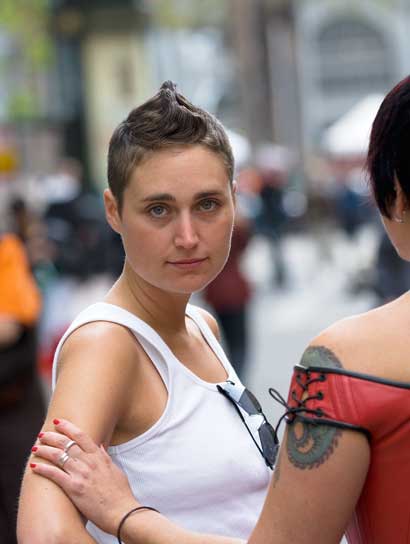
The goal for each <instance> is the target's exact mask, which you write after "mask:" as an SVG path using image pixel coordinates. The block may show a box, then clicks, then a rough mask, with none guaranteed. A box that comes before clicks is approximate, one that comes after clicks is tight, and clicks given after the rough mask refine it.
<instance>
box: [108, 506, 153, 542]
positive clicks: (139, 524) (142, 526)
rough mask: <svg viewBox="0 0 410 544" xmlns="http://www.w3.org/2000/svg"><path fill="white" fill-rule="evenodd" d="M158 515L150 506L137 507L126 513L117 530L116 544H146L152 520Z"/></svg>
mask: <svg viewBox="0 0 410 544" xmlns="http://www.w3.org/2000/svg"><path fill="white" fill-rule="evenodd" d="M158 514H159V512H158V510H156V509H155V508H152V507H150V506H138V507H135V508H132V509H131V510H129V511H127V513H126V514H125V515H124V516H123V517H122V519H121V521H120V523H119V525H118V528H117V532H116V537H117V540H118V543H119V544H123V543H125V544H126V543H128V542H129V543H132V544H139V543H141V544H142V543H144V544H147V542H148V540H149V539H148V534H149V530H150V528H151V527H152V519H153V517H154V516H157V515H158Z"/></svg>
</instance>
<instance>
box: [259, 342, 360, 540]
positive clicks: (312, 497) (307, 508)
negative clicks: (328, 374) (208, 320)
mask: <svg viewBox="0 0 410 544" xmlns="http://www.w3.org/2000/svg"><path fill="white" fill-rule="evenodd" d="M301 365H302V366H306V367H310V366H314V367H326V368H329V367H333V368H343V365H342V362H341V360H340V359H339V358H338V357H337V356H336V355H335V353H334V352H333V351H332V350H330V349H329V348H328V347H324V346H317V345H313V346H310V347H309V348H308V349H307V350H306V351H305V353H304V355H303V357H302V361H301ZM369 457H370V452H369V445H368V442H367V439H366V437H365V436H364V435H363V434H361V433H359V432H356V431H350V430H345V429H343V430H342V429H339V428H337V427H332V426H329V425H323V424H322V425H320V424H319V425H315V424H312V423H307V422H304V421H303V419H301V418H300V417H299V418H298V417H296V418H295V420H294V421H293V423H292V424H291V425H289V426H288V429H287V431H286V433H285V437H284V441H283V444H282V447H281V450H280V453H279V458H278V462H277V465H276V467H275V471H274V477H273V480H272V484H271V487H270V490H269V493H268V497H267V500H266V502H265V506H264V509H263V512H262V515H261V518H260V520H259V522H258V524H257V526H256V528H255V530H254V532H253V533H252V536H251V539H250V540H249V544H259V543H261V542H263V543H264V544H282V543H283V544H284V543H285V542H286V543H288V542H292V544H302V543H303V544H310V543H312V544H338V543H339V542H340V540H341V538H342V535H343V533H344V530H345V528H346V525H347V524H348V522H349V519H350V517H351V515H352V513H353V510H354V508H355V505H356V502H357V500H358V498H359V496H360V493H361V490H362V487H363V484H364V481H365V478H366V474H367V470H368V466H369Z"/></svg>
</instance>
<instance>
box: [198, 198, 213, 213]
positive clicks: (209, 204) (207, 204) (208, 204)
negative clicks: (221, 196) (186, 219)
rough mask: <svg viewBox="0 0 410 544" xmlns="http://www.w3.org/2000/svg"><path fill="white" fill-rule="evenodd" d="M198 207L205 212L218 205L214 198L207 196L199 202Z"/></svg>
mask: <svg viewBox="0 0 410 544" xmlns="http://www.w3.org/2000/svg"><path fill="white" fill-rule="evenodd" d="M199 206H200V208H201V209H202V210H204V211H205V212H211V211H213V210H215V208H216V207H217V206H218V202H216V201H215V200H211V199H209V198H207V199H206V200H202V202H200V204H199Z"/></svg>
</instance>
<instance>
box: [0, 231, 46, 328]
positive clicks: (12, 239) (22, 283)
mask: <svg viewBox="0 0 410 544" xmlns="http://www.w3.org/2000/svg"><path fill="white" fill-rule="evenodd" d="M40 312H41V295H40V291H39V289H38V287H37V284H36V282H35V280H34V278H33V276H32V274H31V271H30V266H29V263H28V259H27V256H26V252H25V249H24V245H23V244H22V242H20V240H19V238H17V236H15V235H14V234H5V235H4V236H3V237H1V238H0V318H1V317H8V318H11V319H13V320H15V321H18V322H19V323H21V324H22V325H26V326H31V325H33V324H35V323H36V321H37V320H38V317H39V315H40Z"/></svg>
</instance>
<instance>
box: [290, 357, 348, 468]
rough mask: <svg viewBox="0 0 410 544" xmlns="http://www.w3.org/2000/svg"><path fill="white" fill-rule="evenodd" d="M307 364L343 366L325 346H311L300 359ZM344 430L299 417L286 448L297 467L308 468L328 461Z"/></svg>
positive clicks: (291, 430) (307, 365) (309, 365)
mask: <svg viewBox="0 0 410 544" xmlns="http://www.w3.org/2000/svg"><path fill="white" fill-rule="evenodd" d="M300 364H301V365H302V366H305V367H311V366H314V367H322V368H343V366H342V364H341V362H340V360H339V359H338V358H337V357H336V355H335V354H334V353H333V352H332V351H331V350H330V349H328V348H326V347H324V346H311V347H308V348H307V350H306V351H305V352H304V354H303V356H302V360H301V362H300ZM342 433H343V431H342V430H341V429H338V428H336V427H332V426H331V425H320V424H313V423H307V422H305V421H303V419H302V418H300V417H296V418H295V420H294V421H293V423H292V424H291V425H289V428H288V437H287V441H286V449H287V454H288V459H289V461H290V462H291V463H292V465H294V466H295V467H297V468H299V469H302V470H305V469H314V468H318V467H320V466H321V465H323V463H325V462H326V461H327V460H328V459H329V457H330V456H331V455H332V453H333V452H334V450H335V448H336V447H337V445H338V440H339V438H340V437H341V436H342Z"/></svg>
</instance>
